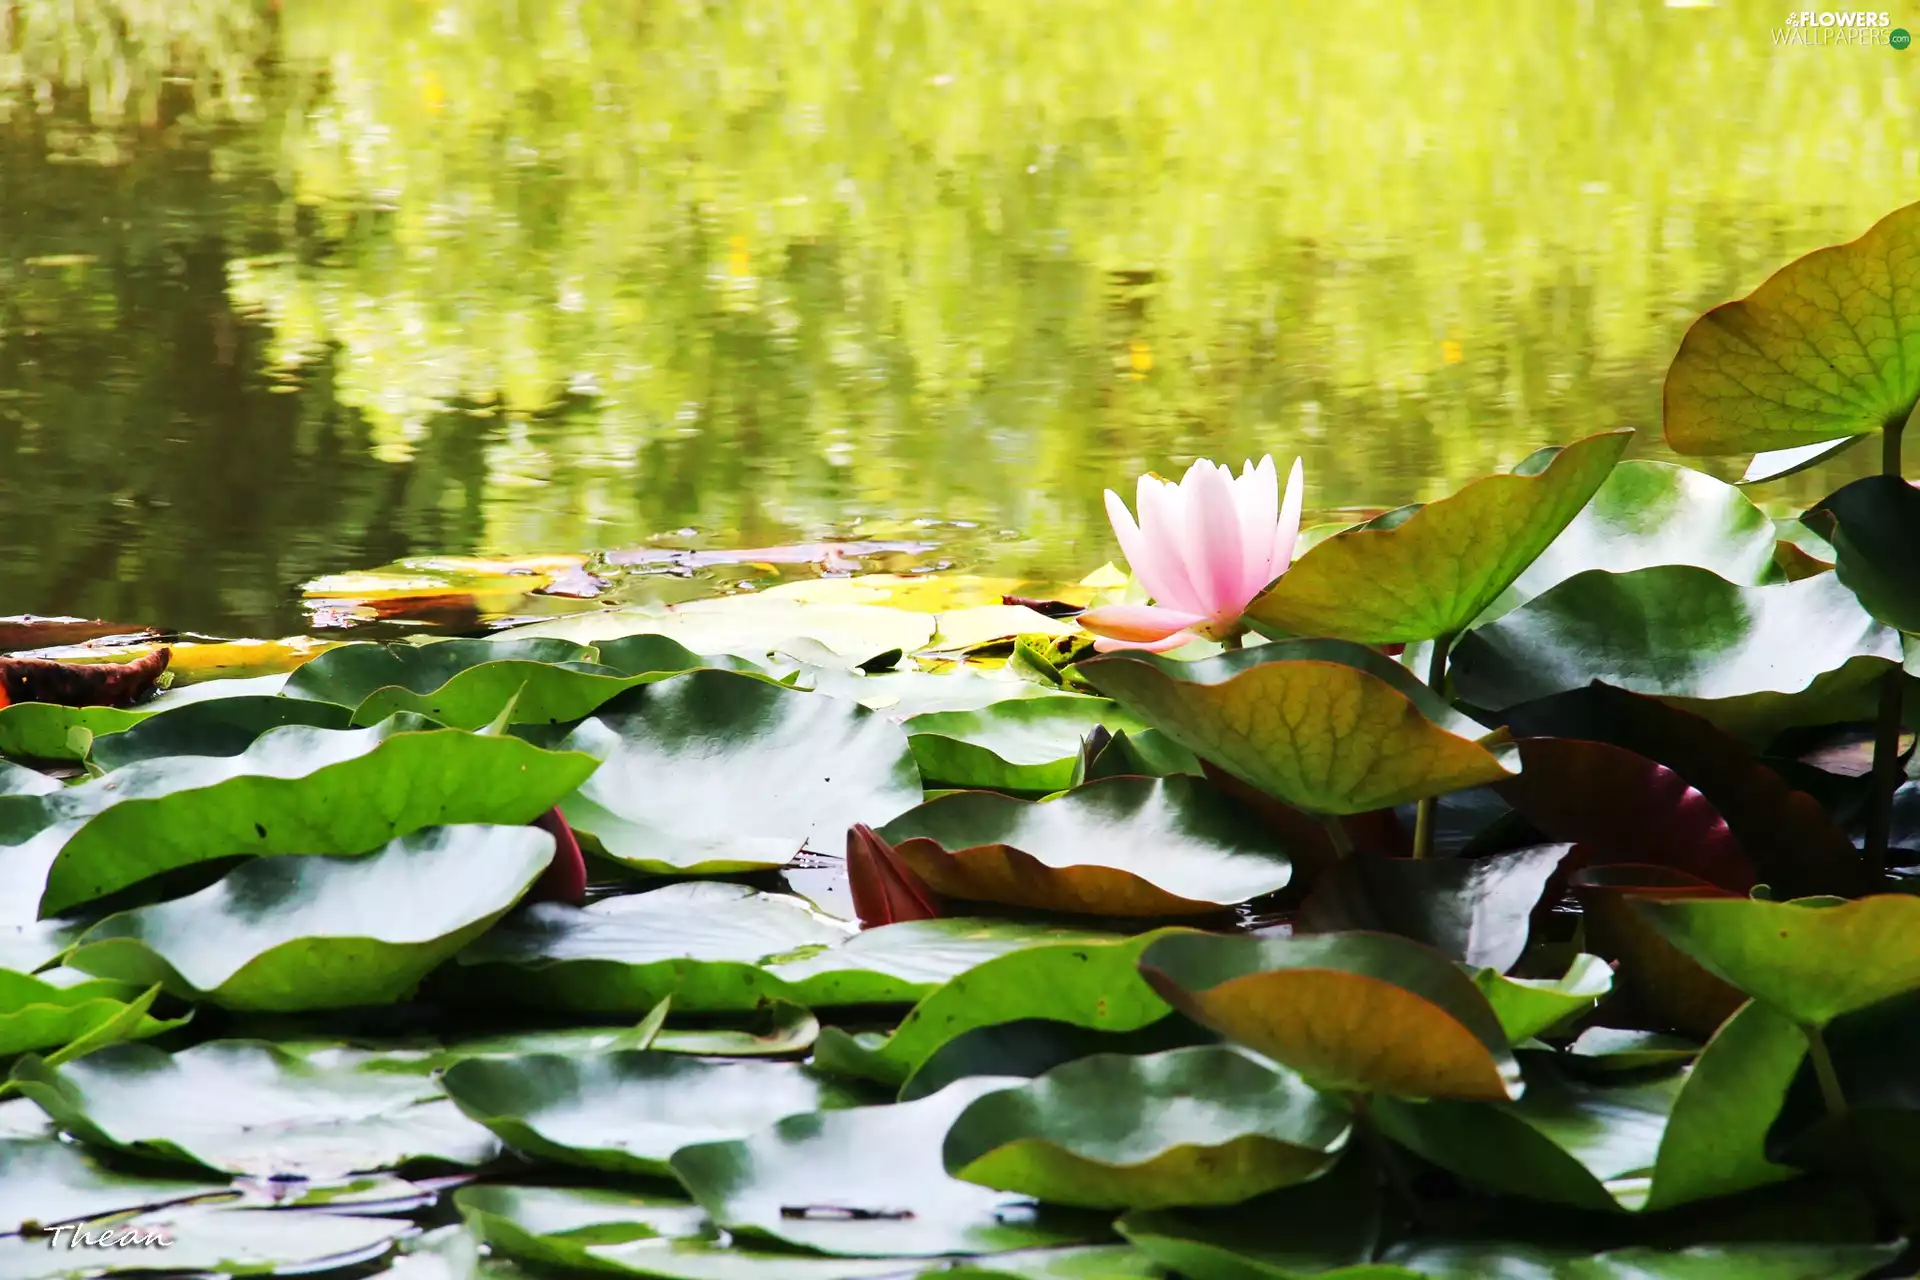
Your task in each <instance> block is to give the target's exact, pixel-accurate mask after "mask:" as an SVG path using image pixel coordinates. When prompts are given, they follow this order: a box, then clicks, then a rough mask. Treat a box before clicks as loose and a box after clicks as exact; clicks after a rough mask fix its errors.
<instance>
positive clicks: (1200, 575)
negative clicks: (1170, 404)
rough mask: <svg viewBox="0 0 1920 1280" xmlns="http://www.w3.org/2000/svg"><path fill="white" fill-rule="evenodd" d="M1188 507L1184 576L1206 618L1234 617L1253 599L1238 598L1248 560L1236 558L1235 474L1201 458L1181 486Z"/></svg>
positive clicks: (1238, 551) (1238, 529)
mask: <svg viewBox="0 0 1920 1280" xmlns="http://www.w3.org/2000/svg"><path fill="white" fill-rule="evenodd" d="M1180 488H1181V490H1182V491H1183V492H1184V494H1185V497H1186V503H1187V512H1186V514H1187V528H1186V535H1187V541H1186V546H1187V554H1186V562H1187V576H1188V578H1189V580H1191V581H1192V583H1193V586H1194V590H1195V592H1196V593H1197V594H1198V596H1199V599H1198V600H1196V601H1195V602H1194V603H1195V605H1196V606H1197V607H1198V608H1199V609H1200V610H1201V611H1203V612H1204V613H1205V614H1206V615H1207V616H1208V617H1210V618H1214V617H1219V618H1224V617H1227V616H1228V615H1232V616H1234V617H1238V616H1239V615H1240V614H1241V613H1242V612H1243V611H1244V610H1245V609H1246V606H1247V601H1248V600H1250V599H1252V597H1251V596H1249V595H1242V594H1241V586H1242V582H1243V581H1244V579H1245V577H1246V561H1245V559H1244V558H1243V557H1242V556H1241V554H1240V511H1239V508H1238V506H1237V505H1236V504H1235V501H1234V498H1235V492H1234V487H1233V473H1232V472H1231V471H1228V470H1227V469H1226V468H1225V467H1221V466H1215V465H1214V464H1213V463H1211V462H1208V461H1207V460H1206V459H1204V458H1202V459H1201V460H1200V461H1199V462H1196V463H1194V464H1193V467H1192V469H1191V470H1189V471H1188V472H1187V478H1186V479H1185V480H1182V481H1181V482H1180Z"/></svg>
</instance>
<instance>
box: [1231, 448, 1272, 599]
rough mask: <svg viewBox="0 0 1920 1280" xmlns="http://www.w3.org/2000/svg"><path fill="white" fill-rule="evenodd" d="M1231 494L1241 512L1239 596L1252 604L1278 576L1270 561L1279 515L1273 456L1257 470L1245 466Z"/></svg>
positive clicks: (1261, 463) (1253, 467)
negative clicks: (1241, 571) (1233, 492)
mask: <svg viewBox="0 0 1920 1280" xmlns="http://www.w3.org/2000/svg"><path fill="white" fill-rule="evenodd" d="M1234 490H1235V494H1234V496H1235V499H1236V501H1237V503H1238V505H1239V508H1240V555H1241V559H1242V561H1243V563H1244V571H1243V575H1242V577H1241V579H1240V593H1241V594H1242V595H1243V596H1245V597H1246V598H1247V599H1249V600H1251V599H1253V597H1255V596H1257V595H1259V594H1260V592H1261V590H1262V589H1263V588H1264V587H1265V586H1266V585H1267V584H1268V583H1269V582H1272V581H1273V579H1274V578H1275V576H1276V575H1278V574H1279V572H1280V570H1279V569H1278V568H1275V567H1274V560H1273V556H1274V552H1275V551H1276V550H1278V547H1279V543H1278V540H1277V539H1276V538H1275V536H1274V535H1275V533H1276V532H1277V530H1276V529H1275V528H1274V521H1275V520H1277V519H1278V518H1279V515H1280V481H1279V478H1278V476H1277V474H1276V473H1275V471H1274V468H1273V455H1272V454H1268V455H1267V456H1266V457H1264V458H1262V459H1260V465H1259V466H1258V467H1255V466H1254V465H1253V463H1251V462H1249V463H1247V464H1246V465H1245V467H1243V468H1242V470H1241V473H1240V478H1239V479H1238V480H1236V481H1234Z"/></svg>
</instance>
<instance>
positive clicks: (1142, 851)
mask: <svg viewBox="0 0 1920 1280" xmlns="http://www.w3.org/2000/svg"><path fill="white" fill-rule="evenodd" d="M879 835H880V837H881V839H883V840H886V841H887V842H888V843H890V844H892V845H893V846H894V847H895V848H896V849H897V850H898V852H899V854H900V856H901V857H902V858H904V859H905V860H906V862H907V865H908V866H910V867H912V868H913V870H914V871H915V872H916V873H917V874H918V875H919V876H920V878H921V879H923V880H925V881H926V882H927V884H928V885H929V886H931V887H932V888H933V890H934V891H935V892H936V893H940V894H944V895H946V896H948V897H951V898H958V899H963V900H967V901H979V902H1004V903H1009V904H1011V905H1014V906H1022V907H1035V908H1039V909H1041V910H1048V911H1064V912H1085V913H1090V914H1094V915H1105V916H1171V915H1182V914H1194V913H1204V912H1208V911H1214V910H1218V909H1219V908H1221V907H1225V906H1231V905H1232V904H1234V903H1237V902H1244V901H1246V900H1247V899H1249V898H1255V897H1259V896H1260V895H1261V894H1265V893H1272V892H1273V891H1275V890H1276V889H1281V888H1284V887H1285V886H1286V884H1287V882H1288V881H1289V880H1290V879H1291V878H1292V864H1291V863H1290V862H1289V861H1288V860H1287V857H1286V853H1285V851H1284V850H1283V849H1282V848H1281V846H1280V845H1279V843H1278V841H1276V840H1275V838H1274V836H1273V834H1272V833H1271V832H1270V831H1268V830H1267V829H1266V828H1265V827H1264V826H1262V825H1261V824H1260V823H1259V822H1257V821H1255V820H1254V819H1253V818H1252V817H1251V816H1250V815H1249V814H1247V812H1246V811H1245V810H1243V809H1242V808H1240V807H1239V806H1238V805H1236V804H1234V803H1233V802H1232V801H1231V800H1228V799H1227V798H1226V797H1224V796H1222V795H1221V794H1220V793H1219V792H1217V791H1216V790H1214V788H1213V787H1212V786H1211V785H1209V784H1208V783H1207V782H1205V781H1204V780H1202V779H1199V778H1192V777H1185V776H1182V777H1174V778H1139V777H1119V778H1110V779H1107V780H1105V781H1101V782H1093V783H1089V784H1087V785H1086V786H1083V787H1077V788H1075V789H1074V790H1072V791H1069V792H1067V793H1066V794H1065V795H1062V796H1058V797H1056V798H1054V799H1052V800H1048V801H1044V802H1042V803H1037V804H1036V803H1032V802H1030V801H1025V800H1016V799H1012V798H1009V797H1006V796H1000V795H995V794H992V793H990V792H985V791H963V792H958V793H955V794H953V795H947V796H941V797H940V798H939V799H937V800H930V801H928V802H927V803H926V804H923V805H921V806H920V807H918V808H916V809H911V810H909V811H907V812H906V813H904V814H901V815H900V816H899V817H897V818H895V819H894V820H893V821H892V822H889V823H887V824H886V825H885V826H884V827H882V828H880V831H879Z"/></svg>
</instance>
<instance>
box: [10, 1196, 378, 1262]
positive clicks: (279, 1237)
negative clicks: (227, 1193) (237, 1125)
mask: <svg viewBox="0 0 1920 1280" xmlns="http://www.w3.org/2000/svg"><path fill="white" fill-rule="evenodd" d="M87 1229H88V1230H89V1231H92V1232H93V1233H95V1234H96V1235H98V1234H99V1233H101V1232H110V1233H111V1234H112V1235H113V1236H114V1237H116V1238H126V1237H127V1235H128V1233H133V1238H135V1239H146V1238H152V1237H150V1236H149V1233H156V1234H157V1237H158V1238H164V1239H166V1240H167V1241H169V1242H170V1243H169V1244H167V1245H166V1246H165V1247H164V1248H163V1247H160V1246H158V1245H147V1246H141V1245H130V1246H119V1247H115V1248H113V1249H112V1250H111V1251H110V1252H108V1253H107V1254H106V1257H103V1256H102V1252H103V1251H102V1250H101V1249H99V1248H91V1249H89V1248H74V1247H66V1248H61V1247H58V1246H57V1245H56V1244H54V1242H52V1241H49V1240H43V1239H33V1238H28V1237H20V1236H15V1237H8V1238H0V1274H5V1275H6V1276H8V1277H9V1278H10V1280H81V1277H90V1276H96V1275H98V1274H100V1273H101V1271H102V1270H103V1269H105V1268H106V1267H107V1266H108V1265H109V1263H108V1259H109V1258H110V1259H111V1266H112V1271H111V1274H120V1275H125V1274H128V1273H130V1272H134V1271H136V1270H146V1271H169V1272H174V1273H184V1274H200V1275H222V1276H269V1275H279V1274H294V1275H298V1274H304V1273H305V1272H309V1271H334V1270H339V1269H342V1268H346V1267H352V1266H358V1265H363V1264H366V1263H371V1262H375V1261H377V1260H379V1259H380V1258H382V1257H384V1256H386V1255H387V1254H388V1253H389V1252H391V1251H392V1249H393V1247H394V1245H395V1243H396V1242H397V1241H398V1240H399V1239H400V1237H401V1236H403V1235H405V1234H406V1233H407V1232H408V1231H410V1230H411V1229H412V1226H411V1224H410V1223H408V1222H407V1220H406V1219H404V1218H372V1217H353V1216H350V1215H347V1214H340V1213H301V1212H298V1211H294V1210H277V1209H252V1208H227V1207H221V1206H209V1205H181V1206H175V1207H172V1208H166V1209H156V1210H154V1211H152V1212H149V1213H142V1214H138V1215H136V1216H134V1217H131V1218H115V1219H111V1220H108V1221H100V1222H93V1223H89V1224H87ZM68 1239H71V1237H68Z"/></svg>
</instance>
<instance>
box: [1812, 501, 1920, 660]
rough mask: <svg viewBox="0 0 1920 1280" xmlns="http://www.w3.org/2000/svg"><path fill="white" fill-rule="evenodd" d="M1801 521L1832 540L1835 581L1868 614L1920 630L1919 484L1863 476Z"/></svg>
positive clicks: (1892, 624) (1822, 503)
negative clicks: (1853, 595)
mask: <svg viewBox="0 0 1920 1280" xmlns="http://www.w3.org/2000/svg"><path fill="white" fill-rule="evenodd" d="M1802 519H1803V520H1805V521H1806V522H1807V523H1808V524H1809V525H1811V526H1813V527H1814V528H1815V529H1816V530H1818V531H1819V532H1820V534H1821V535H1822V536H1823V537H1825V538H1826V539H1827V540H1828V541H1830V542H1832V543H1833V548H1834V551H1835V553H1836V554H1837V555H1838V557H1839V558H1838V560H1837V561H1836V562H1835V565H1834V569H1835V571H1836V572H1837V573H1838V574H1839V576H1840V581H1841V582H1843V583H1845V584H1846V585H1847V587H1849V588H1850V589H1851V590H1852V591H1853V593H1854V594H1855V595H1857V596H1859V597H1860V603H1861V604H1862V605H1864V606H1866V609H1867V611H1868V612H1869V613H1871V614H1872V615H1873V616H1874V617H1876V618H1878V619H1880V621H1882V622H1884V623H1886V624H1887V625H1888V626H1890V627H1898V628H1900V629H1901V630H1902V631H1908V632H1915V633H1920V557H1916V556H1915V555H1914V548H1915V547H1920V488H1916V487H1914V486H1913V485H1910V484H1908V483H1907V482H1906V481H1905V480H1902V479H1900V478H1899V477H1898V476H1867V477H1865V478H1864V479H1860V480H1855V481H1854V482H1853V483H1852V484H1850V485H1847V486H1846V487H1845V488H1843V489H1841V490H1839V491H1838V492H1837V493H1833V494H1830V495H1828V496H1827V497H1825V498H1823V499H1821V501H1820V505H1819V506H1817V507H1815V508H1814V509H1813V510H1812V511H1809V512H1808V513H1807V514H1806V515H1805V516H1803V517H1802Z"/></svg>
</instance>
